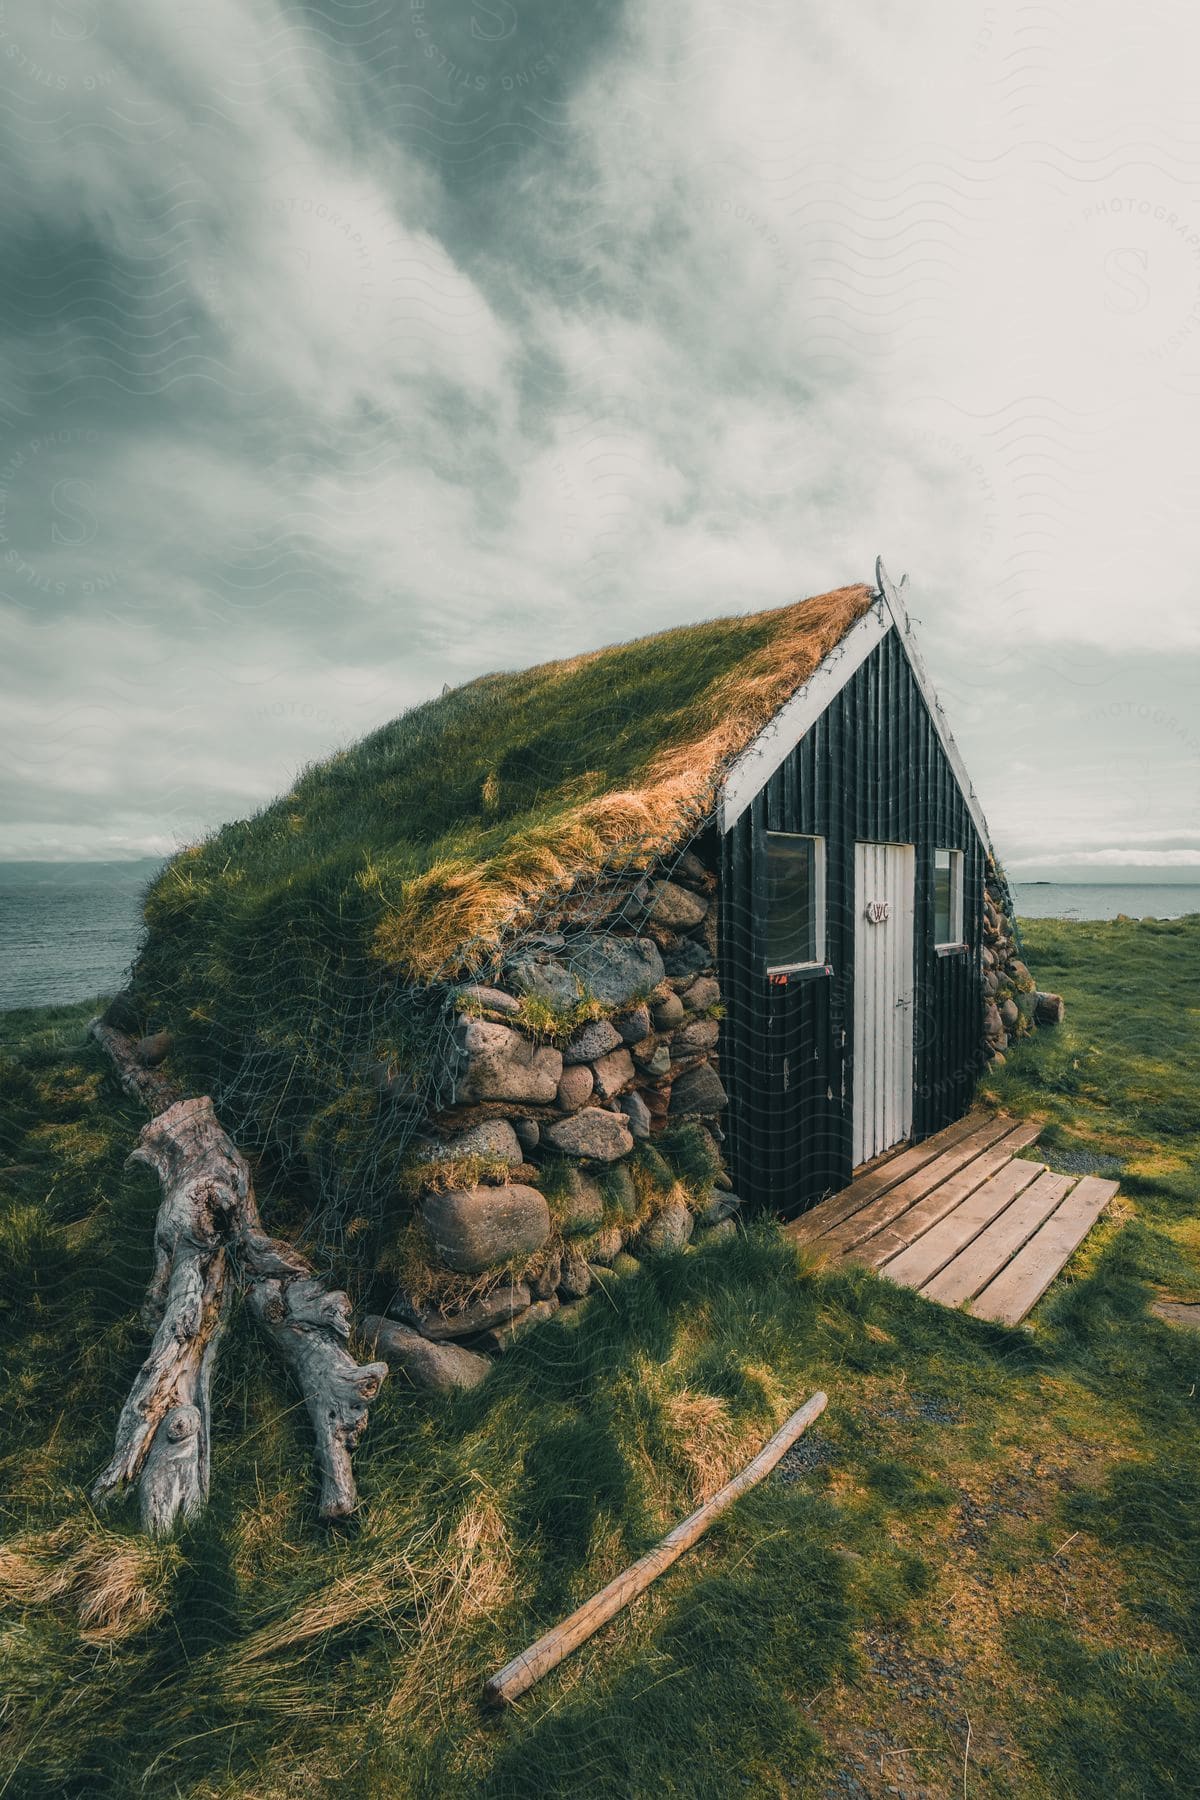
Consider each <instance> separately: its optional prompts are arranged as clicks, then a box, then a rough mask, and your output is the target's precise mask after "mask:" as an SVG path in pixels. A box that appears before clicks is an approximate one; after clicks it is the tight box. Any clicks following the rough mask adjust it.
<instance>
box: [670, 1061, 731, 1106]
mask: <svg viewBox="0 0 1200 1800" xmlns="http://www.w3.org/2000/svg"><path fill="white" fill-rule="evenodd" d="M728 1103H729V1095H728V1094H727V1093H726V1092H725V1089H724V1088H723V1087H722V1086H721V1078H720V1076H719V1075H718V1074H717V1072H716V1070H715V1069H714V1068H713V1067H712V1066H711V1065H710V1064H709V1063H697V1065H696V1067H695V1068H694V1069H687V1070H686V1071H685V1072H684V1073H683V1074H682V1075H681V1076H680V1077H679V1079H678V1081H677V1082H676V1083H675V1085H674V1087H673V1088H672V1089H671V1117H672V1118H678V1117H680V1115H681V1114H684V1113H700V1114H707V1113H716V1112H720V1110H721V1108H722V1107H723V1106H727V1105H728Z"/></svg>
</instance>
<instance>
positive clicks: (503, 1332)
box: [480, 1295, 558, 1356]
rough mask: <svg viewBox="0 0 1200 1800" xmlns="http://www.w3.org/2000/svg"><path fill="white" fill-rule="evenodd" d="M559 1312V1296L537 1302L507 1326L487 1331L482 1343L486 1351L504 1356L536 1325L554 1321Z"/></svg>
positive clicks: (499, 1326) (498, 1326) (481, 1340)
mask: <svg viewBox="0 0 1200 1800" xmlns="http://www.w3.org/2000/svg"><path fill="white" fill-rule="evenodd" d="M557 1311H558V1299H557V1296H555V1295H551V1296H550V1298H549V1299H548V1300H535V1301H534V1303H533V1305H532V1306H527V1307H526V1308H525V1311H524V1312H523V1313H518V1314H517V1316H516V1318H515V1319H511V1320H510V1321H509V1323H508V1324H507V1325H497V1326H496V1327H495V1329H494V1330H493V1331H485V1332H484V1334H483V1336H482V1338H481V1339H480V1343H481V1344H482V1345H483V1347H484V1348H485V1349H486V1350H491V1351H493V1352H494V1354H495V1355H497V1356H503V1354H504V1352H505V1351H506V1350H509V1349H511V1348H512V1346H513V1344H515V1343H516V1341H517V1339H518V1338H522V1337H524V1336H525V1333H526V1332H527V1331H532V1329H533V1327H534V1326H535V1325H541V1324H542V1323H543V1322H544V1321H545V1320H546V1319H552V1318H553V1317H554V1315H555V1313H556V1312H557Z"/></svg>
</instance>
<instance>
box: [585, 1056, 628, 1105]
mask: <svg viewBox="0 0 1200 1800" xmlns="http://www.w3.org/2000/svg"><path fill="white" fill-rule="evenodd" d="M592 1073H593V1076H594V1079H595V1084H596V1093H597V1095H598V1096H599V1098H600V1099H601V1100H615V1099H616V1097H617V1095H618V1094H619V1093H621V1092H622V1090H623V1089H625V1088H627V1087H628V1086H629V1084H630V1082H631V1081H632V1080H633V1058H632V1056H630V1054H629V1052H628V1050H610V1051H609V1053H608V1055H607V1056H601V1057H598V1058H597V1060H596V1061H595V1062H594V1063H593V1064H592Z"/></svg>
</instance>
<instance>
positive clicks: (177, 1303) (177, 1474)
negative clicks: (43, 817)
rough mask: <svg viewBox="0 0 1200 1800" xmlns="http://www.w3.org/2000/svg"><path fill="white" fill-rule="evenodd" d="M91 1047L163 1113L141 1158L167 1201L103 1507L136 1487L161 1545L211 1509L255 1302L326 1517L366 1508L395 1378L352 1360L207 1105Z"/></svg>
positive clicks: (330, 1295)
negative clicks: (215, 1455) (224, 1395)
mask: <svg viewBox="0 0 1200 1800" xmlns="http://www.w3.org/2000/svg"><path fill="white" fill-rule="evenodd" d="M91 1033H92V1036H93V1037H94V1038H95V1039H96V1041H97V1042H98V1043H99V1044H101V1045H102V1047H103V1048H104V1049H105V1050H106V1051H107V1052H108V1054H109V1056H110V1057H112V1059H113V1061H114V1063H115V1065H116V1069H117V1074H118V1077H119V1079H120V1081H121V1085H122V1087H123V1088H124V1089H125V1091H126V1092H127V1093H129V1094H131V1095H133V1096H135V1097H136V1098H138V1099H140V1100H142V1101H143V1103H144V1104H146V1105H148V1106H151V1107H154V1108H156V1109H157V1108H158V1107H159V1106H160V1105H161V1106H162V1110H161V1111H157V1115H156V1117H154V1118H153V1119H151V1121H150V1123H149V1124H148V1125H146V1126H145V1127H144V1128H143V1130H142V1132H141V1135H140V1136H139V1138H138V1142H137V1145H136V1147H135V1149H134V1150H133V1152H132V1154H131V1156H130V1159H129V1160H130V1161H131V1162H140V1163H144V1164H145V1165H146V1166H147V1167H148V1168H151V1169H153V1170H154V1172H155V1174H156V1175H157V1176H158V1179H159V1183H160V1186H161V1188H162V1203H161V1205H160V1207H159V1210H158V1218H157V1220H156V1222H155V1227H154V1268H153V1272H152V1274H151V1278H150V1285H149V1287H148V1288H147V1291H146V1297H145V1300H144V1302H143V1305H142V1319H143V1323H144V1324H145V1326H146V1328H147V1330H149V1331H150V1332H151V1333H152V1334H153V1336H152V1342H151V1345H150V1351H149V1354H148V1355H147V1357H146V1360H145V1361H144V1362H143V1364H142V1366H141V1368H140V1369H139V1370H138V1373H137V1375H136V1377H135V1378H134V1382H133V1386H132V1387H131V1389H130V1392H129V1395H128V1398H127V1399H126V1401H125V1404H124V1406H123V1407H122V1409H121V1416H120V1419H119V1421H118V1424H117V1433H116V1446H115V1450H114V1454H113V1457H112V1460H111V1461H110V1462H109V1464H108V1467H107V1468H106V1469H105V1470H104V1471H103V1473H102V1474H101V1475H100V1476H99V1477H98V1478H97V1480H96V1483H95V1485H94V1487H93V1489H92V1495H93V1498H94V1499H95V1500H96V1501H97V1503H103V1502H105V1501H107V1500H110V1499H112V1498H113V1497H114V1496H115V1495H116V1494H118V1493H119V1492H123V1491H126V1490H128V1489H130V1488H132V1487H134V1486H136V1487H137V1490H138V1495H139V1500H140V1506H141V1517H142V1524H143V1526H144V1528H145V1529H146V1530H147V1531H150V1532H152V1533H154V1534H156V1535H162V1534H164V1533H166V1532H169V1531H170V1530H171V1529H172V1527H173V1526H174V1524H175V1522H176V1520H177V1519H178V1518H179V1517H180V1516H183V1517H185V1518H186V1517H190V1516H192V1515H194V1514H195V1513H197V1512H198V1511H200V1510H201V1508H202V1507H203V1506H204V1503H205V1501H206V1500H207V1498H208V1487H209V1469H210V1440H211V1419H210V1392H211V1387H212V1372H213V1367H214V1365H215V1361H216V1351H217V1345H218V1342H219V1340H220V1336H221V1331H222V1329H223V1326H224V1323H225V1320H226V1317H227V1314H228V1304H229V1299H230V1295H231V1287H232V1281H231V1276H236V1279H237V1281H238V1282H239V1283H240V1285H241V1286H242V1288H243V1289H244V1291H245V1294H246V1299H247V1303H248V1305H249V1308H250V1313H251V1317H252V1318H253V1319H254V1321H255V1323H256V1324H257V1325H258V1327H259V1329H260V1330H261V1331H262V1333H263V1335H264V1337H266V1339H267V1340H268V1342H269V1343H270V1344H271V1346H272V1348H273V1349H274V1351H275V1352H276V1354H277V1355H278V1356H279V1358H280V1361H281V1362H282V1363H283V1365H284V1367H285V1368H286V1369H287V1370H288V1372H289V1374H290V1375H291V1376H292V1377H293V1378H294V1380H295V1381H296V1384H297V1386H298V1387H299V1388H300V1391H301V1393H302V1394H303V1395H304V1399H305V1404H306V1406H307V1408H308V1415H309V1418H310V1420H311V1422H312V1428H313V1434H314V1437H315V1440H316V1461H317V1467H318V1470H319V1472H320V1476H321V1501H320V1510H321V1515H322V1517H323V1518H327V1519H340V1518H345V1517H346V1516H347V1515H348V1514H350V1513H352V1512H353V1511H354V1509H355V1507H356V1506H357V1504H358V1495H357V1491H356V1489H355V1485H354V1472H353V1468H352V1466H351V1460H350V1458H351V1453H352V1452H353V1450H354V1449H355V1447H356V1446H357V1444H358V1442H359V1439H360V1438H361V1436H362V1434H363V1432H364V1431H365V1430H366V1426H367V1418H368V1407H369V1404H370V1402H371V1401H372V1400H374V1398H375V1396H376V1395H377V1394H378V1392H379V1390H380V1388H381V1387H382V1385H383V1382H384V1380H385V1378H386V1376H387V1372H388V1367H387V1364H386V1363H383V1362H373V1363H366V1364H361V1365H360V1364H359V1363H356V1362H355V1360H354V1358H353V1357H352V1356H351V1354H350V1352H349V1350H348V1349H347V1347H346V1345H347V1340H348V1338H349V1335H350V1301H349V1299H348V1297H347V1296H346V1295H345V1294H343V1293H341V1292H339V1291H336V1290H330V1289H328V1288H327V1287H326V1285H325V1282H324V1281H323V1279H322V1278H321V1277H320V1276H319V1275H317V1274H316V1273H315V1271H314V1270H313V1268H312V1267H311V1265H310V1264H309V1263H308V1262H307V1261H306V1260H305V1258H304V1257H303V1256H301V1255H300V1253H299V1252H298V1251H297V1250H295V1249H293V1248H292V1246H291V1245H289V1244H285V1243H284V1242H282V1240H281V1239H279V1238H273V1237H270V1236H268V1234H267V1233H266V1231H265V1230H264V1229H263V1224H262V1220H261V1219H260V1217H259V1212H258V1202H257V1200H256V1199H255V1195H254V1184H253V1182H252V1180H251V1176H250V1169H249V1165H248V1164H247V1162H246V1159H245V1157H244V1156H243V1155H242V1154H241V1152H240V1151H239V1150H238V1149H237V1147H236V1145H235V1144H234V1143H233V1142H232V1140H231V1139H230V1138H229V1137H228V1136H227V1135H226V1133H225V1132H224V1131H223V1130H222V1128H221V1125H220V1123H219V1121H218V1119H217V1116H216V1113H215V1111H214V1109H213V1104H212V1101H211V1100H210V1099H209V1098H208V1097H207V1096H206V1095H203V1096H197V1097H196V1098H193V1099H188V1100H184V1099H180V1098H179V1093H178V1089H177V1088H175V1087H174V1086H173V1084H172V1083H171V1082H169V1081H168V1080H167V1079H166V1078H165V1077H164V1076H161V1075H159V1074H157V1073H155V1072H154V1071H152V1070H149V1069H146V1068H143V1067H142V1066H140V1065H139V1063H138V1062H137V1059H136V1057H135V1055H134V1051H133V1045H132V1041H131V1040H130V1039H129V1038H128V1037H127V1036H125V1034H124V1033H122V1032H120V1031H117V1030H115V1029H114V1027H112V1026H110V1025H105V1024H104V1023H103V1022H102V1021H100V1020H96V1021H94V1022H93V1024H92V1027H91Z"/></svg>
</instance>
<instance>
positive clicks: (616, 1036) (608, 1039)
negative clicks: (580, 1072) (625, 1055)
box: [562, 1019, 621, 1064]
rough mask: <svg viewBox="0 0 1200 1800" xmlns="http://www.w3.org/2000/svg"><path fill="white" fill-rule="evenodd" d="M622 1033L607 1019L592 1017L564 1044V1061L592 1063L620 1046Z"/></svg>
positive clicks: (568, 1062)
mask: <svg viewBox="0 0 1200 1800" xmlns="http://www.w3.org/2000/svg"><path fill="white" fill-rule="evenodd" d="M620 1043H621V1036H620V1033H619V1032H617V1031H614V1029H613V1027H612V1026H611V1025H610V1024H609V1022H608V1020H607V1019H592V1020H591V1021H590V1022H589V1023H588V1024H587V1025H581V1026H580V1027H579V1030H578V1031H577V1032H575V1033H574V1034H573V1036H572V1037H570V1038H569V1039H568V1040H567V1042H566V1043H565V1044H564V1045H563V1053H562V1055H563V1061H564V1063H567V1064H570V1063H590V1062H594V1061H595V1060H596V1058H597V1057H598V1056H607V1055H608V1052H609V1051H610V1050H616V1049H618V1048H619V1047H620Z"/></svg>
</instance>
